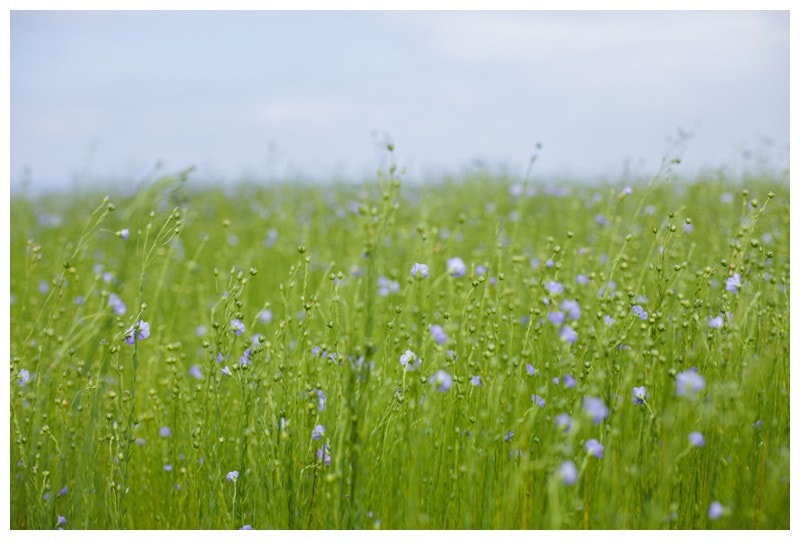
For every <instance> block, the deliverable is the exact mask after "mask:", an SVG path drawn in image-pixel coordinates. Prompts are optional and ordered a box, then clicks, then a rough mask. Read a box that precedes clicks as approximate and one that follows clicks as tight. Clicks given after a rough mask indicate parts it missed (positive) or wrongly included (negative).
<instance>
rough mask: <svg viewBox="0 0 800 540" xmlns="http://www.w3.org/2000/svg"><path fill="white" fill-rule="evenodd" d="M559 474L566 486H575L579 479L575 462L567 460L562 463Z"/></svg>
mask: <svg viewBox="0 0 800 540" xmlns="http://www.w3.org/2000/svg"><path fill="white" fill-rule="evenodd" d="M559 475H560V476H561V480H562V481H563V482H564V485H565V486H573V485H575V482H577V481H578V469H577V468H576V467H575V464H574V463H573V462H572V461H570V460H567V461H565V462H563V463H562V464H561V467H560V468H559Z"/></svg>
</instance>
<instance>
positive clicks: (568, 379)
mask: <svg viewBox="0 0 800 540" xmlns="http://www.w3.org/2000/svg"><path fill="white" fill-rule="evenodd" d="M577 385H578V382H577V381H576V380H575V377H573V376H572V375H564V386H566V387H567V388H575V387H576V386H577Z"/></svg>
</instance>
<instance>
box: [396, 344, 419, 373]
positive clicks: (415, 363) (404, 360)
mask: <svg viewBox="0 0 800 540" xmlns="http://www.w3.org/2000/svg"><path fill="white" fill-rule="evenodd" d="M400 365H401V366H403V367H404V368H406V371H414V370H416V369H417V368H419V366H420V365H422V360H421V359H420V358H419V357H418V356H417V355H416V354H414V353H413V352H412V351H411V350H408V349H407V350H406V352H404V353H403V354H401V355H400Z"/></svg>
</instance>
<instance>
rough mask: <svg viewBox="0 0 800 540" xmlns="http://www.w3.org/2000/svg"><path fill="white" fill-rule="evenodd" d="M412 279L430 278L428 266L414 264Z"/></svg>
mask: <svg viewBox="0 0 800 540" xmlns="http://www.w3.org/2000/svg"><path fill="white" fill-rule="evenodd" d="M411 277H413V278H415V279H425V278H426V277H428V265H427V264H422V263H414V266H412V267H411Z"/></svg>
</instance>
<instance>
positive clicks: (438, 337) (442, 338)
mask: <svg viewBox="0 0 800 540" xmlns="http://www.w3.org/2000/svg"><path fill="white" fill-rule="evenodd" d="M429 329H430V331H431V335H432V336H433V339H434V341H436V343H438V344H439V345H444V344H445V343H447V334H446V333H445V331H444V328H442V327H441V326H440V325H438V324H432V325H430V327H429Z"/></svg>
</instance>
